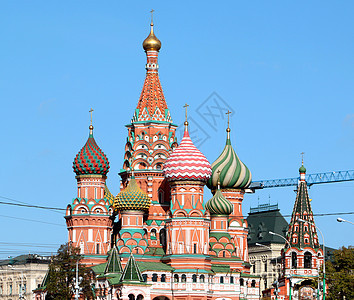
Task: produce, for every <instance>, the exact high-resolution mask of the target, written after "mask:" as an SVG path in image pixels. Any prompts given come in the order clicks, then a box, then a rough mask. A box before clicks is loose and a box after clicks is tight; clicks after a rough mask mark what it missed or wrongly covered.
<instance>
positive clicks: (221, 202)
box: [205, 188, 233, 215]
mask: <svg viewBox="0 0 354 300" xmlns="http://www.w3.org/2000/svg"><path fill="white" fill-rule="evenodd" d="M205 208H206V209H207V210H209V212H210V214H211V215H229V214H231V213H232V211H233V205H232V203H231V202H230V200H228V199H226V198H225V197H224V195H223V194H222V193H221V191H220V188H218V189H217V190H216V192H215V194H214V196H213V197H212V198H211V199H209V200H208V202H207V203H206V205H205Z"/></svg>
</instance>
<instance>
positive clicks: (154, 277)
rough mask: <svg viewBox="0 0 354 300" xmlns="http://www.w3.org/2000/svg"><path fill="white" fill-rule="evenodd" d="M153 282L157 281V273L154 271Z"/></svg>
mask: <svg viewBox="0 0 354 300" xmlns="http://www.w3.org/2000/svg"><path fill="white" fill-rule="evenodd" d="M151 280H152V281H153V282H157V274H156V273H154V274H152V279H151Z"/></svg>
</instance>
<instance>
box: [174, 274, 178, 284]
mask: <svg viewBox="0 0 354 300" xmlns="http://www.w3.org/2000/svg"><path fill="white" fill-rule="evenodd" d="M173 278H174V281H175V282H179V276H178V274H175V276H173Z"/></svg>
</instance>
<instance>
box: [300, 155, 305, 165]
mask: <svg viewBox="0 0 354 300" xmlns="http://www.w3.org/2000/svg"><path fill="white" fill-rule="evenodd" d="M300 154H301V165H304V154H305V152H301V153H300Z"/></svg>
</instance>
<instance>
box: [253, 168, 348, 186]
mask: <svg viewBox="0 0 354 300" xmlns="http://www.w3.org/2000/svg"><path fill="white" fill-rule="evenodd" d="M299 180H300V177H296V178H285V179H272V180H260V181H252V182H251V185H250V186H249V189H251V190H257V189H265V188H273V187H282V186H297V185H298V182H299ZM351 180H354V170H349V171H335V172H326V173H315V174H309V175H306V182H307V185H308V186H311V185H313V184H319V183H330V182H342V181H351Z"/></svg>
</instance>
